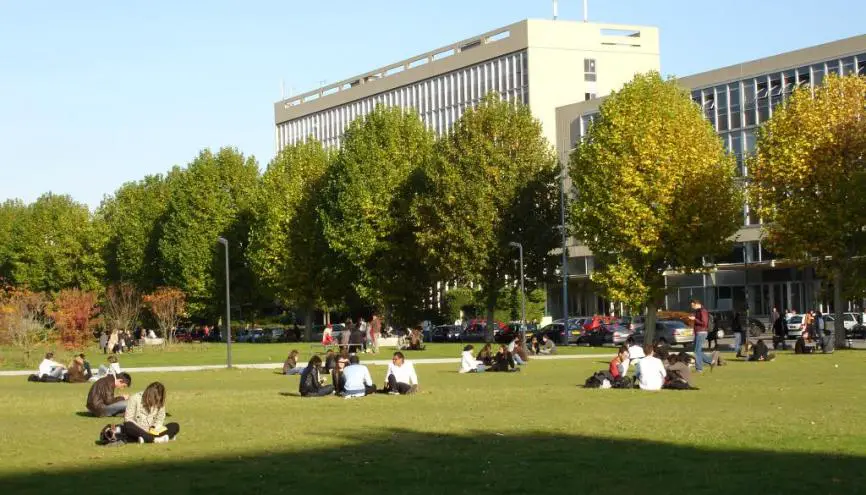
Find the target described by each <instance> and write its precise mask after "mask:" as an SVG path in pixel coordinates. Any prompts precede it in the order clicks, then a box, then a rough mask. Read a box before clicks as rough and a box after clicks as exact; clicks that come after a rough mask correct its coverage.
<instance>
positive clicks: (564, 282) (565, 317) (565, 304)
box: [559, 164, 568, 345]
mask: <svg viewBox="0 0 866 495" xmlns="http://www.w3.org/2000/svg"><path fill="white" fill-rule="evenodd" d="M566 170H567V169H566V168H565V164H563V165H562V173H561V174H560V175H559V179H560V187H559V215H560V221H561V225H560V229H561V230H562V322H563V323H562V324H563V327H564V328H565V342H563V344H565V345H568V231H567V230H566V228H565V176H566V173H567V172H566Z"/></svg>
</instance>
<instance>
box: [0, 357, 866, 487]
mask: <svg viewBox="0 0 866 495" xmlns="http://www.w3.org/2000/svg"><path fill="white" fill-rule="evenodd" d="M864 357H866V353H864V352H860V351H846V352H837V353H836V354H835V355H831V356H824V355H818V356H793V355H790V354H785V355H783V356H781V357H780V358H779V359H777V360H776V361H775V362H772V363H740V362H735V363H731V364H730V365H729V366H727V367H724V368H718V369H716V370H715V371H713V372H706V373H705V374H704V375H703V376H699V377H697V378H696V381H697V385H698V386H699V387H700V390H699V391H688V392H677V391H663V392H659V393H652V392H642V391H639V390H586V389H582V388H581V387H579V386H577V385H578V384H581V383H583V381H584V379H585V378H586V377H587V376H588V375H589V374H590V373H591V372H592V371H594V370H596V369H599V368H602V367H603V366H604V363H603V361H602V360H601V358H599V359H598V360H596V359H586V360H576V361H575V360H565V361H546V362H543V361H536V362H531V363H530V364H529V365H528V366H527V367H525V368H524V370H523V371H522V372H521V373H512V374H494V373H486V374H481V375H460V374H457V373H456V372H455V366H454V365H419V366H418V367H417V369H418V372H419V376H420V381H421V385H422V391H421V393H420V394H418V395H416V396H410V397H395V396H388V395H376V396H371V397H366V398H364V399H355V400H344V399H338V398H335V397H325V398H319V399H312V398H300V397H297V396H294V395H293V394H294V393H295V392H296V389H297V382H298V378H297V377H283V376H280V375H277V374H275V373H274V372H272V371H268V370H246V371H242V370H235V371H206V372H193V373H164V374H155V373H152V374H145V373H141V374H137V375H135V376H134V377H133V379H134V383H133V387H132V391H133V392H135V391H139V390H142V389H143V388H144V387H145V386H146V384H147V383H148V382H150V381H153V380H161V381H163V382H164V383H165V385H166V387H167V390H168V392H169V395H168V410H169V413H170V415H171V418H170V420H173V421H177V422H179V423H180V424H181V434H180V436H179V438H178V440H177V441H175V442H172V443H170V444H167V445H137V444H134V445H126V446H123V447H118V448H107V447H100V446H96V445H94V440H95V439H96V435H97V432H98V431H99V429H100V427H101V426H103V425H104V424H106V423H107V422H108V421H107V420H106V419H97V418H90V417H84V416H81V415H79V414H76V413H78V412H80V411H82V410H83V406H84V401H85V400H84V399H85V395H86V393H87V385H69V384H38V383H27V382H25V381H24V379H23V378H21V377H16V378H0V392H2V396H3V398H4V401H3V405H2V406H0V440H2V450H0V457H2V459H3V461H2V463H0V492H2V493H5V494H28V493H33V494H36V493H39V494H44V493H51V494H59V493H70V494H72V493H74V494H79V495H80V494H81V493H163V494H175V493H311V492H313V491H316V492H320V491H324V492H328V491H333V490H337V491H339V492H344V491H348V492H351V493H386V492H388V493H432V494H441V493H455V494H456V493H473V494H474V493H515V494H517V493H521V494H522V493H557V494H565V493H600V494H608V493H632V492H635V493H688V494H693V493H712V494H718V493H809V494H815V493H821V494H825V493H857V492H858V491H859V490H863V489H864V488H863V487H864V486H866V470H864V469H863V466H864V462H866V431H864V430H863V427H862V425H863V424H864V422H866V411H864V408H863V405H864V404H866V402H864V398H866V367H864V366H863V359H864ZM371 372H372V374H373V377H374V379H375V380H376V381H379V382H380V381H381V380H382V374H383V373H384V368H382V367H374V368H373V369H372V370H371ZM623 490H625V492H623Z"/></svg>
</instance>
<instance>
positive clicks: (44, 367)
mask: <svg viewBox="0 0 866 495" xmlns="http://www.w3.org/2000/svg"><path fill="white" fill-rule="evenodd" d="M59 366H61V364H60V363H58V362H56V361H52V360H50V359H43V360H42V362H41V363H39V376H43V375H50V374H51V370H53V369H54V368H57V367H59Z"/></svg>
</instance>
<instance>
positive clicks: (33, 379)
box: [27, 375, 41, 382]
mask: <svg viewBox="0 0 866 495" xmlns="http://www.w3.org/2000/svg"><path fill="white" fill-rule="evenodd" d="M27 381H28V382H39V381H41V380H40V379H39V375H30V376H28V377H27Z"/></svg>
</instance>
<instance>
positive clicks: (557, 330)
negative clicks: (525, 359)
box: [534, 322, 580, 344]
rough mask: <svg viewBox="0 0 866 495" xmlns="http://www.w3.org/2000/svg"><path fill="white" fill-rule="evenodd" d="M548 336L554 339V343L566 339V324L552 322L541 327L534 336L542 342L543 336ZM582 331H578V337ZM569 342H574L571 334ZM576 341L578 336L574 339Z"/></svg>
mask: <svg viewBox="0 0 866 495" xmlns="http://www.w3.org/2000/svg"><path fill="white" fill-rule="evenodd" d="M545 335H546V336H547V338H548V339H550V340H552V341H553V342H554V343H557V344H558V343H560V342H562V341H563V340H565V337H566V335H565V325H563V324H562V323H561V322H560V323H550V324H548V325H545V326H543V327H541V329H539V330H538V331H537V332H535V334H534V337H537V338H538V341H539V342H541V338H542V337H543V336H545ZM579 335H580V332H578V337H579ZM568 341H569V343H572V339H571V336H570V335H569V336H568ZM574 342H577V337H576V338H575V339H574Z"/></svg>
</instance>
